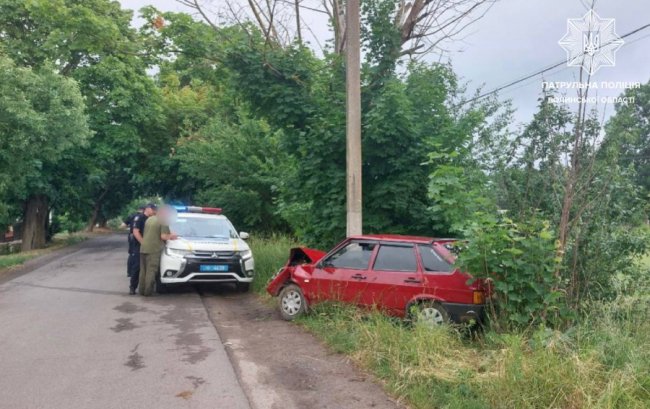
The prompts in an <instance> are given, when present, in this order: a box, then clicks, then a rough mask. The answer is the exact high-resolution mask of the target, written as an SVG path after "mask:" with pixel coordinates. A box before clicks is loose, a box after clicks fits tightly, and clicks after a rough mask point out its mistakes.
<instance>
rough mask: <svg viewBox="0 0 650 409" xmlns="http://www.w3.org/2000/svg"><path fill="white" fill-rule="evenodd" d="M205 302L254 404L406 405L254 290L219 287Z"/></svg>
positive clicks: (263, 407) (320, 407) (264, 408)
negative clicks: (244, 291)
mask: <svg viewBox="0 0 650 409" xmlns="http://www.w3.org/2000/svg"><path fill="white" fill-rule="evenodd" d="M203 302H204V304H205V306H206V308H207V310H208V313H209V315H210V319H211V320H212V322H213V323H214V325H215V326H216V328H217V330H218V332H219V335H220V337H221V339H222V341H223V343H224V345H225V346H226V349H227V351H228V353H229V354H230V356H231V359H232V361H233V365H234V367H235V370H236V371H237V372H238V376H239V377H240V379H241V383H242V386H243V387H244V390H245V391H246V393H247V395H248V397H249V400H250V401H251V404H252V406H253V407H254V408H255V409H275V408H295V409H302V408H310V409H325V408H355V409H362V408H377V409H389V408H390V409H394V408H403V407H404V406H402V405H400V404H399V403H397V402H395V401H394V400H392V399H391V398H390V397H388V396H387V395H386V393H385V392H384V391H383V390H382V388H381V387H380V386H379V385H378V384H377V383H376V382H374V381H373V380H372V377H370V376H369V375H367V374H364V373H362V372H361V371H360V370H358V369H357V368H356V367H354V365H353V364H352V363H351V362H350V361H349V360H348V359H347V358H346V357H345V356H343V355H340V354H336V353H333V352H331V351H330V350H328V349H327V347H325V346H324V345H323V344H322V343H321V342H320V341H318V340H317V339H316V338H315V337H314V336H312V335H311V334H309V333H308V332H306V331H305V330H303V329H302V328H300V327H298V326H297V325H295V324H292V323H288V322H285V321H282V320H280V319H279V318H278V316H277V313H276V311H275V310H274V308H273V307H271V306H267V305H265V304H264V303H263V302H261V301H260V299H259V298H258V297H257V296H254V295H250V294H238V293H236V292H234V291H229V290H226V289H223V290H219V291H216V292H210V293H204V294H203Z"/></svg>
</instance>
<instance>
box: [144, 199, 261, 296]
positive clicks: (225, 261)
mask: <svg viewBox="0 0 650 409" xmlns="http://www.w3.org/2000/svg"><path fill="white" fill-rule="evenodd" d="M174 208H175V209H176V212H177V215H176V217H174V218H173V220H171V221H170V222H171V223H170V229H171V231H172V233H176V234H177V235H178V239H176V240H169V241H167V243H166V244H165V250H164V251H163V253H162V255H161V258H160V275H159V276H158V280H156V281H157V283H156V284H157V287H158V288H157V290H158V291H159V292H164V290H165V289H166V287H168V286H171V285H174V284H184V283H235V284H236V285H237V288H238V290H239V291H242V292H245V291H248V290H249V288H250V283H251V282H252V281H253V276H254V275H255V261H254V260H253V253H252V252H251V249H250V247H248V244H246V242H245V241H244V240H245V239H247V238H248V233H245V232H241V233H237V231H236V230H235V228H234V227H233V225H232V223H230V220H228V218H227V217H226V216H224V215H222V214H221V209H218V208H213V207H198V206H174Z"/></svg>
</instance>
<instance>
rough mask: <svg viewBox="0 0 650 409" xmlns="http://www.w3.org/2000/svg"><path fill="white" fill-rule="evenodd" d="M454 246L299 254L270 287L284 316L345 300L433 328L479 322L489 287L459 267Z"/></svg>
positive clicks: (377, 238) (370, 241)
mask: <svg viewBox="0 0 650 409" xmlns="http://www.w3.org/2000/svg"><path fill="white" fill-rule="evenodd" d="M454 241H455V240H449V239H434V238H430V237H415V236H398V235H364V236H354V237H350V238H348V239H346V240H344V241H343V242H341V243H340V244H339V245H338V246H336V247H334V249H332V250H331V251H330V252H329V253H324V252H322V251H319V250H313V249H308V248H294V249H292V250H291V255H290V257H289V261H288V262H287V264H286V265H285V266H284V267H283V268H282V269H281V270H280V271H279V272H278V274H277V275H276V276H275V277H273V279H272V280H271V282H270V283H269V285H268V287H267V291H268V292H269V293H270V294H271V295H272V296H274V297H275V296H277V297H279V304H280V313H281V315H282V318H284V319H286V320H293V319H294V318H296V317H298V316H300V315H302V314H304V313H305V312H306V311H307V310H308V307H309V306H310V305H313V304H315V303H318V302H321V301H328V300H334V301H342V302H347V303H353V304H357V305H360V306H365V307H376V308H378V309H380V310H383V311H385V312H386V313H388V314H390V315H394V316H398V317H409V318H412V319H415V320H417V321H424V322H425V323H427V324H442V323H444V322H458V323H462V322H478V321H480V320H481V318H482V316H483V312H484V307H485V299H486V295H487V294H486V293H488V292H489V291H488V290H489V286H488V285H486V283H485V282H484V281H482V280H471V278H472V277H471V276H470V275H469V274H467V273H464V272H461V271H459V270H458V269H456V268H455V267H454V266H453V263H454V260H455V256H454V255H453V253H452V252H451V251H450V250H449V249H450V244H451V243H453V242H454Z"/></svg>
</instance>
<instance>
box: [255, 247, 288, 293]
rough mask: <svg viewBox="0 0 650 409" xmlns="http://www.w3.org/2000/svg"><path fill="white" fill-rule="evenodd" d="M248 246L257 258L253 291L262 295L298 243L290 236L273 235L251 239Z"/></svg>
mask: <svg viewBox="0 0 650 409" xmlns="http://www.w3.org/2000/svg"><path fill="white" fill-rule="evenodd" d="M248 244H249V245H250V247H251V250H252V251H253V255H254V257H255V279H254V280H253V289H254V290H255V291H256V292H259V293H262V292H264V289H265V288H266V285H267V284H268V282H269V280H270V279H271V277H272V276H273V275H274V274H275V273H276V272H277V271H278V270H279V269H280V268H281V267H282V266H283V265H285V263H286V262H287V259H288V258H289V250H290V249H291V248H292V247H296V246H298V243H297V242H296V241H295V240H294V239H293V238H291V237H288V236H284V235H273V236H270V237H251V239H250V240H249V243H248Z"/></svg>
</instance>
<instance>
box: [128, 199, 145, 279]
mask: <svg viewBox="0 0 650 409" xmlns="http://www.w3.org/2000/svg"><path fill="white" fill-rule="evenodd" d="M143 212H144V206H140V207H138V211H137V213H131V214H130V215H128V216H127V217H126V219H124V220H123V222H124V225H125V226H126V228H127V229H129V235H128V241H129V258H128V260H127V262H126V276H127V277H131V274H132V272H133V268H134V266H137V265H139V264H134V263H135V262H134V260H132V258H133V257H132V254H133V253H134V252H137V250H138V249H135V248H134V246H135V242H136V240H135V238H134V237H133V226H134V224H135V223H134V220H135V219H136V217H139V216H142V214H143ZM138 256H139V255H138ZM135 261H137V260H135Z"/></svg>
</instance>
